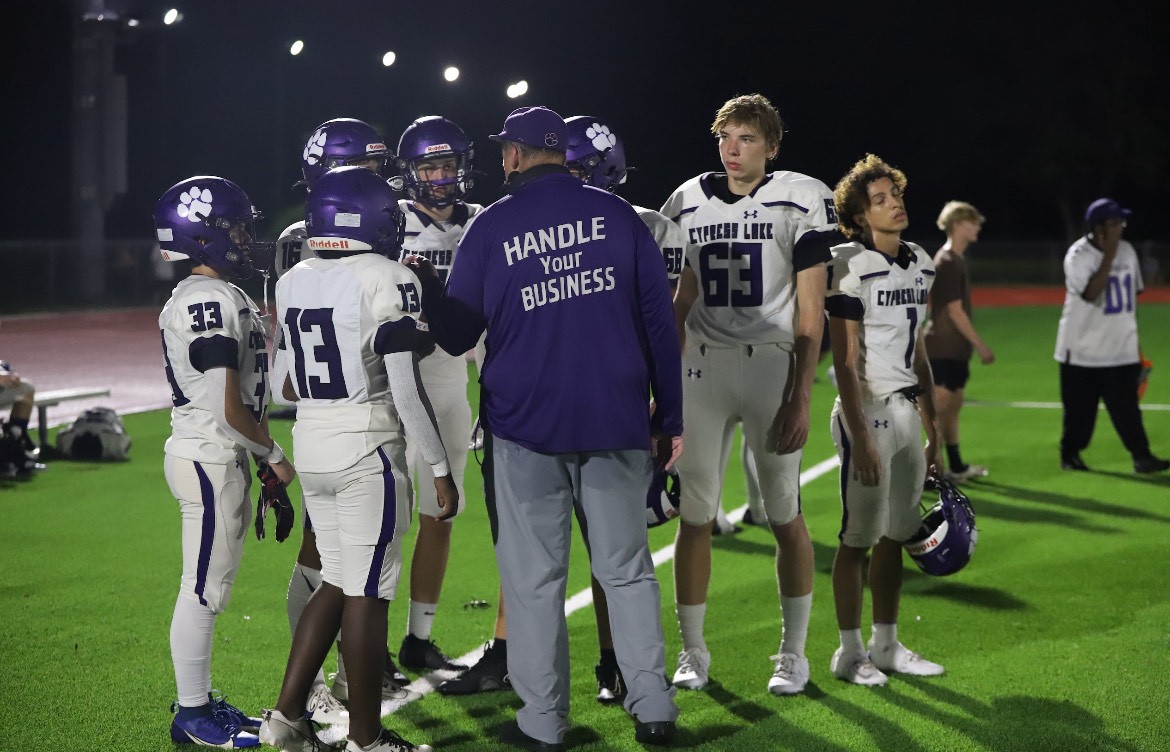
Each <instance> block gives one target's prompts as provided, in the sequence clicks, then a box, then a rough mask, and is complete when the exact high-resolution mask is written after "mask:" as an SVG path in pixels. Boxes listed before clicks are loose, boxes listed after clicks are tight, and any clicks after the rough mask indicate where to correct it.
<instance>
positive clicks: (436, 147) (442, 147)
mask: <svg viewBox="0 0 1170 752" xmlns="http://www.w3.org/2000/svg"><path fill="white" fill-rule="evenodd" d="M437 151H454V150H453V149H452V148H451V144H431V145H430V146H428V147H427V148H426V149H424V150H423V153H424V154H434V153H435V152H437Z"/></svg>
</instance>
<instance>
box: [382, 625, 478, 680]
mask: <svg viewBox="0 0 1170 752" xmlns="http://www.w3.org/2000/svg"><path fill="white" fill-rule="evenodd" d="M398 661H399V662H400V663H401V664H402V665H403V666H406V667H407V668H409V669H411V670H413V671H437V670H439V669H446V670H447V671H466V670H467V666H464V665H463V664H462V663H455V662H453V661H452V660H451V659H450V658H448V657H447V656H446V655H444V654H443V651H442V650H439V646H438V645H436V644H435V643H433V642H431V641H430V640H421V639H419V638H418V637H415V636H414V635H412V634H410V633H409V632H408V633H407V635H406V636H405V637H403V638H402V647H400V648H398Z"/></svg>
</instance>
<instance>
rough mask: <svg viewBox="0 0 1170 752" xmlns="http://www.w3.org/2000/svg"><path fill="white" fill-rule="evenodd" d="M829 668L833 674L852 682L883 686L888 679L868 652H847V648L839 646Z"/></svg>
mask: <svg viewBox="0 0 1170 752" xmlns="http://www.w3.org/2000/svg"><path fill="white" fill-rule="evenodd" d="M829 670H831V671H832V672H833V676H836V677H837V678H838V679H843V680H844V681H847V682H849V683H850V684H862V685H865V686H868V687H882V686H885V684H886V682H887V681H888V679H887V677H886V675H885V674H883V673H882V672H881V671H879V670H878V668H877V666H875V665H873V661H871V660H870V659H869V655H868V654H866V653H846V652H845V648H837V651H836V652H835V653H833V660H831V661H830V662H829Z"/></svg>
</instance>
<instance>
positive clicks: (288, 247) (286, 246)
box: [273, 220, 317, 279]
mask: <svg viewBox="0 0 1170 752" xmlns="http://www.w3.org/2000/svg"><path fill="white" fill-rule="evenodd" d="M308 236H309V233H308V232H306V231H305V221H304V220H301V221H300V222H293V223H292V224H291V225H289V226H288V227H286V228H284V232H282V233H280V238H279V239H278V240H277V241H276V254H275V257H274V259H273V266H274V267H275V269H276V278H277V279H280V278H281V277H283V276H284V273H285V272H287V271H288V270H289V269H292V268H293V267H294V266H296V265H297V264H299V263H301V261H303V260H305V259H308V258H317V253H316V251H313V250H311V249H310V248H309V247H308V246H307V245H306V244H305V238H307V237H308Z"/></svg>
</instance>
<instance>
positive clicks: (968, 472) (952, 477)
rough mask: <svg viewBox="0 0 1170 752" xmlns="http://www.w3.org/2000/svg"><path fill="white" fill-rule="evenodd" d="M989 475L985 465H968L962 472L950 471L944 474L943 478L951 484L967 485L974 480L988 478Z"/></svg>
mask: <svg viewBox="0 0 1170 752" xmlns="http://www.w3.org/2000/svg"><path fill="white" fill-rule="evenodd" d="M987 474H988V470H987V467H985V466H984V465H967V467H965V468H963V469H962V470H948V471H946V472H945V473H943V477H945V478H946V479H947V480H949V481H950V482H951V483H965V482H967V481H969V480H971V479H972V478H986V477H987Z"/></svg>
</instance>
